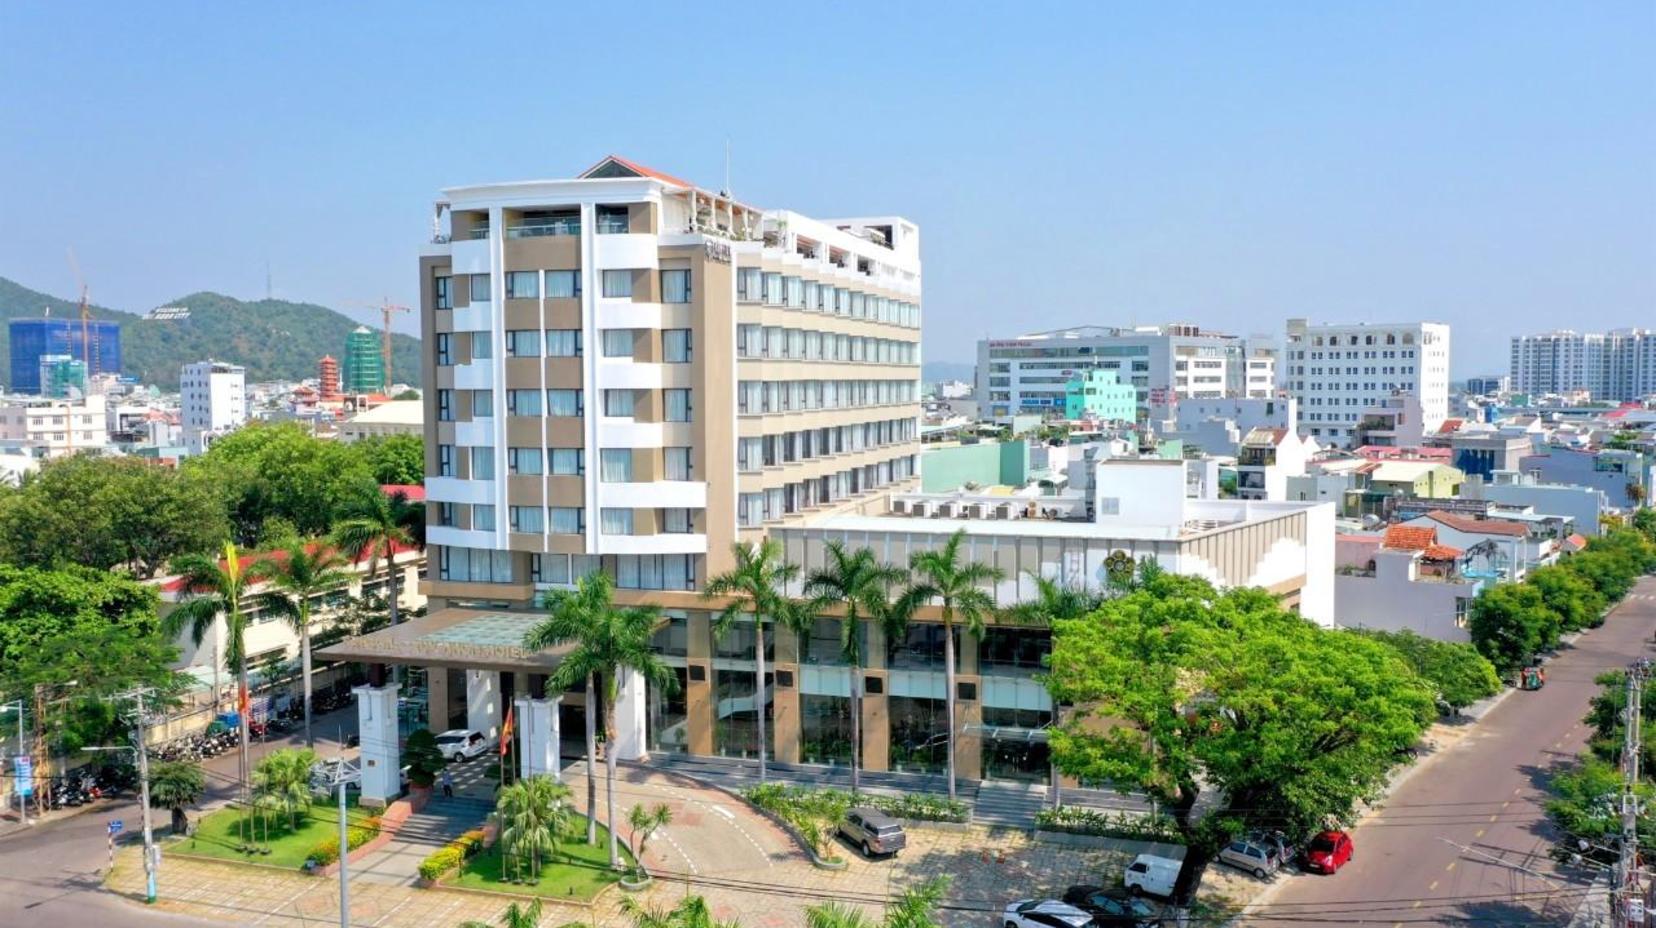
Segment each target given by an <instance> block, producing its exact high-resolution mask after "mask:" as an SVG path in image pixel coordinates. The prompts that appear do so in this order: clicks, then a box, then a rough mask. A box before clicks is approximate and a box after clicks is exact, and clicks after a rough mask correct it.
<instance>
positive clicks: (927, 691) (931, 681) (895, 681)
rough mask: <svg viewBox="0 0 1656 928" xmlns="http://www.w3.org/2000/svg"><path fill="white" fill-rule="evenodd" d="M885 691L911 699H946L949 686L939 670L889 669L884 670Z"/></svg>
mask: <svg viewBox="0 0 1656 928" xmlns="http://www.w3.org/2000/svg"><path fill="white" fill-rule="evenodd" d="M886 692H888V693H890V694H891V695H893V696H907V697H909V698H911V699H939V700H941V699H947V698H948V694H949V688H948V686H946V685H945V684H944V682H943V672H942V671H941V670H937V671H930V670H891V671H887V672H886Z"/></svg>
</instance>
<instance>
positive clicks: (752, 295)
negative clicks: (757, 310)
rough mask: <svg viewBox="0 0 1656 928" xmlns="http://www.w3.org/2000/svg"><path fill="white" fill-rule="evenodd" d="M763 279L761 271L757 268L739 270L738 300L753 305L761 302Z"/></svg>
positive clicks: (737, 276) (737, 279) (737, 280)
mask: <svg viewBox="0 0 1656 928" xmlns="http://www.w3.org/2000/svg"><path fill="white" fill-rule="evenodd" d="M761 279H762V278H761V277H760V273H759V269H758V268H756V267H744V268H741V269H740V270H738V271H737V272H736V298H737V299H738V300H747V301H749V302H751V303H757V302H759V287H760V280H761Z"/></svg>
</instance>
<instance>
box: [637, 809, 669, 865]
mask: <svg viewBox="0 0 1656 928" xmlns="http://www.w3.org/2000/svg"><path fill="white" fill-rule="evenodd" d="M672 822H673V810H672V809H671V808H669V807H668V805H667V803H665V802H658V803H656V804H655V805H654V806H646V805H644V803H642V802H640V803H638V804H637V805H634V806H633V807H632V808H631V809H629V810H628V811H627V825H628V826H630V827H631V828H632V852H633V862H634V863H635V864H637V866H638V872H639V873H640V874H642V873H644V872H645V870H644V848H645V846H646V845H648V844H649V841H650V838H652V837H654V836H655V833H656V832H658V831H660V830H661V829H663V828H666V827H667V826H668V825H670V824H672Z"/></svg>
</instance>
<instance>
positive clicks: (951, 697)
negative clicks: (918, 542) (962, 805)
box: [900, 529, 1006, 799]
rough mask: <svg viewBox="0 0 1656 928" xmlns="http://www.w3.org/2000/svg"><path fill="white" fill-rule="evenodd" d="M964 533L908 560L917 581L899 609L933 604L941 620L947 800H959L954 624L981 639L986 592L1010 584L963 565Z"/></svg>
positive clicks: (1002, 574)
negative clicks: (1001, 584) (1003, 583)
mask: <svg viewBox="0 0 1656 928" xmlns="http://www.w3.org/2000/svg"><path fill="white" fill-rule="evenodd" d="M965 540H966V530H965V529H958V530H956V531H955V533H954V534H953V535H950V536H949V540H948V541H946V542H944V543H943V546H942V547H941V548H936V549H933V550H931V551H916V552H914V553H913V554H912V555H910V556H909V570H910V571H912V572H913V573H914V575H915V578H916V582H915V583H913V584H912V585H911V586H910V587H909V588H908V589H907V590H905V591H904V593H903V596H902V599H901V601H900V602H901V608H902V611H903V612H905V613H909V612H911V611H912V610H913V609H916V608H918V607H920V606H923V605H925V604H927V603H930V602H933V601H934V600H935V601H936V602H937V604H938V614H939V615H940V616H941V617H942V619H943V685H944V694H943V695H944V700H943V702H944V706H945V708H946V715H947V718H948V726H949V729H948V736H947V738H946V742H947V744H948V751H949V770H948V783H949V798H950V799H953V798H955V715H956V709H955V695H956V694H955V622H956V621H959V622H961V623H962V624H963V625H964V626H965V630H966V632H967V633H968V634H970V635H971V636H972V640H973V641H974V642H976V641H980V640H982V638H983V632H984V627H985V623H986V622H987V621H988V620H989V619H990V618H991V617H992V616H993V615H994V614H995V597H994V594H992V593H990V592H989V591H987V590H985V589H984V587H985V586H990V585H992V584H995V583H999V582H1000V581H1002V580H1004V579H1006V571H1004V570H1001V569H1000V568H999V567H995V566H993V565H991V564H985V563H982V562H981V561H963V560H962V557H963V556H962V554H961V545H962V544H963V543H964V542H965Z"/></svg>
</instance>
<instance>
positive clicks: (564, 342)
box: [546, 329, 581, 358]
mask: <svg viewBox="0 0 1656 928" xmlns="http://www.w3.org/2000/svg"><path fill="white" fill-rule="evenodd" d="M546 356H547V357H549V358H578V357H580V356H581V330H580V329H550V330H548V331H547V333H546Z"/></svg>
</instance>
